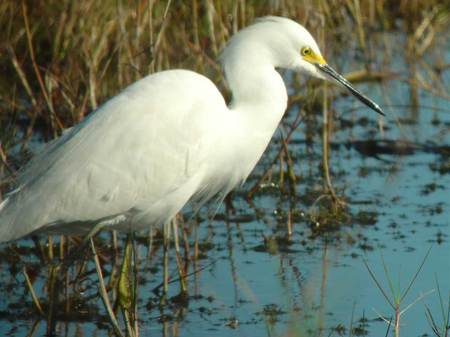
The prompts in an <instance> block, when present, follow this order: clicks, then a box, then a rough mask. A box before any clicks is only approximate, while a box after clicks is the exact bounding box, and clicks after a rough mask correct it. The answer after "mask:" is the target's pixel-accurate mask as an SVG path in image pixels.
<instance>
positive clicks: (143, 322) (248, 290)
mask: <svg viewBox="0 0 450 337" xmlns="http://www.w3.org/2000/svg"><path fill="white" fill-rule="evenodd" d="M436 39H437V41H438V42H436V43H437V44H438V43H442V45H441V46H440V48H443V50H444V52H442V53H438V54H436V55H435V54H433V52H432V51H430V52H428V53H425V54H424V55H420V56H417V58H416V59H412V58H410V57H409V56H408V55H410V54H408V53H407V52H405V50H407V49H408V47H405V45H408V41H409V39H407V38H406V37H405V34H403V33H400V32H391V33H374V34H373V37H372V39H371V41H370V42H367V43H370V44H371V45H370V46H369V47H370V48H369V49H371V50H375V51H376V50H380V49H387V50H389V51H390V54H391V56H393V57H389V58H388V59H385V58H383V57H384V56H381V55H377V54H376V53H375V54H376V55H373V59H372V61H371V62H372V63H373V64H374V68H380V69H392V72H393V73H395V74H394V75H395V76H394V77H393V78H392V79H389V80H385V81H383V82H381V83H380V84H370V83H364V84H361V85H360V86H361V87H362V89H363V91H365V92H367V93H368V94H369V96H371V97H373V98H374V99H375V100H376V101H379V102H380V103H381V105H382V106H384V107H386V110H387V112H388V117H387V118H386V120H376V119H375V116H374V115H369V114H367V115H366V111H365V109H363V108H361V107H360V106H359V105H358V106H357V104H358V103H355V101H354V100H353V99H352V98H349V97H345V96H340V95H341V92H340V91H339V90H338V89H335V88H330V89H328V90H329V93H328V95H329V96H333V103H332V104H331V105H330V108H331V111H332V112H333V114H334V117H333V119H332V125H331V126H330V133H331V135H330V144H329V145H330V150H329V156H330V158H329V162H330V170H331V176H332V178H333V185H334V188H335V190H336V193H337V195H338V196H339V197H340V198H342V200H343V201H344V202H345V206H344V207H340V208H339V209H337V210H336V211H331V210H332V209H333V207H332V206H333V205H332V203H333V201H332V200H331V199H330V198H329V197H328V196H327V194H326V193H324V187H323V179H322V171H323V162H322V157H321V155H320V154H321V153H322V152H321V151H322V145H321V139H322V135H321V132H322V131H321V116H320V113H319V111H320V108H319V107H318V106H317V104H318V103H317V102H316V103H310V106H300V105H299V104H298V103H297V102H296V101H295V99H293V100H292V104H291V105H290V109H289V111H288V113H287V115H286V118H285V120H284V121H283V124H282V126H281V127H280V134H282V135H283V136H280V135H276V136H275V137H274V140H273V141H272V144H271V145H270V147H269V149H268V151H267V152H266V154H265V156H264V158H263V159H262V161H261V162H260V164H259V165H258V167H257V168H256V170H255V172H254V174H253V175H252V176H251V177H250V178H249V181H247V183H246V185H245V186H244V187H243V188H242V189H240V190H238V191H235V192H234V193H233V195H232V196H231V197H229V198H228V200H227V202H225V203H224V205H222V206H221V207H220V209H219V211H218V214H217V215H216V216H215V218H214V219H210V217H209V213H208V212H209V211H208V210H203V211H202V212H200V214H198V215H196V216H194V217H191V216H190V213H189V212H190V210H189V209H187V210H186V213H185V214H184V215H185V216H184V219H183V218H181V217H180V218H179V219H178V225H179V227H178V231H179V233H178V242H175V241H174V240H172V242H171V243H170V244H171V249H170V251H169V260H170V263H169V274H168V276H169V280H171V281H173V282H171V283H170V286H169V289H168V292H167V294H164V292H163V289H162V284H161V281H162V279H163V264H164V263H163V262H164V258H165V257H164V254H163V249H162V246H163V240H164V239H163V237H162V235H161V233H158V232H155V233H153V235H152V236H147V235H145V236H137V237H136V246H135V254H136V256H137V265H136V268H137V273H136V275H137V276H136V277H137V283H138V296H137V308H138V310H137V312H138V315H139V316H138V321H139V330H140V334H141V335H142V336H147V335H152V336H155V335H158V336H192V335H195V336H230V335H239V336H242V335H243V336H246V335H248V336H266V335H267V336H319V335H323V336H329V335H333V336H349V335H353V336H366V335H370V336H381V335H383V336H384V334H385V332H386V330H387V329H388V328H387V324H386V323H385V322H384V321H383V319H387V320H389V319H390V318H392V317H393V315H394V312H393V311H392V309H391V308H390V307H389V305H388V304H387V303H386V300H385V299H384V298H383V295H382V294H381V293H380V292H379V290H378V289H377V286H375V285H374V283H373V280H372V279H371V277H370V275H369V273H368V271H367V269H366V267H365V266H364V263H363V261H364V260H365V261H367V263H368V264H369V265H370V268H371V270H372V271H373V273H374V274H375V275H377V276H378V280H379V282H381V283H382V284H383V287H384V286H385V287H388V285H389V279H388V278H387V277H386V274H385V270H384V269H385V267H386V268H388V269H389V270H390V275H391V276H390V277H391V278H392V282H393V283H394V288H396V287H400V288H402V289H405V288H406V287H407V286H408V282H409V280H410V279H411V278H412V277H413V276H414V273H415V272H416V270H417V268H418V266H419V265H420V264H421V261H422V259H423V257H424V256H425V255H426V253H427V251H428V249H429V248H430V247H432V249H431V253H430V256H429V257H428V258H427V260H426V261H425V264H424V267H423V269H422V270H421V271H420V273H419V275H418V276H417V279H416V280H415V282H414V284H413V285H412V288H411V290H410V291H409V293H408V295H407V296H406V298H405V307H406V306H407V305H408V304H409V303H412V302H414V301H415V299H417V298H420V301H418V302H417V303H415V304H414V305H413V306H412V307H410V308H409V310H408V311H407V312H405V313H404V315H403V318H402V321H401V324H402V326H401V334H402V335H404V336H421V335H423V334H426V333H428V335H430V334H431V331H432V328H431V327H430V325H428V323H427V318H426V315H425V310H426V309H425V305H426V306H428V307H429V308H431V309H432V310H435V312H436V313H435V315H436V317H437V319H440V316H439V307H440V304H439V296H438V294H437V291H436V289H437V287H436V283H435V278H437V280H438V282H439V285H440V289H441V290H442V294H443V295H442V296H443V300H444V302H446V301H448V295H447V294H448V289H449V287H450V278H449V274H448V267H449V258H450V257H449V251H450V250H449V248H450V247H449V241H448V240H449V239H448V235H449V216H448V214H449V203H450V198H449V193H448V186H450V176H449V170H450V161H449V157H450V141H449V140H450V139H449V131H448V130H449V127H450V109H449V108H448V100H449V97H448V90H444V91H440V89H439V87H441V88H448V86H449V82H450V81H449V80H450V78H449V76H450V75H449V74H450V73H449V70H448V68H447V69H446V70H442V71H439V70H438V69H436V67H435V65H436V64H443V65H448V64H449V62H450V45H449V40H448V37H447V38H445V37H444V38H443V39H438V38H436ZM442 41H444V42H442ZM441 50H442V49H441ZM332 53H336V54H337V55H336V56H335V57H333V58H331V57H329V58H330V59H336V60H338V63H340V66H341V68H342V69H343V70H345V69H354V68H357V64H358V63H360V62H361V60H358V58H356V60H355V61H354V64H353V63H352V64H350V62H351V61H350V60H352V59H355V57H353V55H348V54H345V53H344V54H342V51H336V50H333V51H331V52H330V54H332ZM330 56H331V55H330ZM394 56H395V57H394ZM360 58H364V56H360ZM435 58H440V59H439V62H436V63H433V60H435ZM389 60H393V61H392V63H388V62H389ZM405 60H406V61H405ZM424 63H425V64H424ZM433 67H435V68H433ZM430 72H431V75H430ZM284 75H285V78H286V80H287V81H288V82H289V83H290V87H291V88H296V87H298V86H302V85H303V84H302V82H300V84H299V82H298V81H297V79H296V78H293V77H292V75H291V74H284ZM428 79H429V80H430V81H431V80H433V82H432V83H439V85H435V86H433V85H431V84H428V83H429V82H427V80H428ZM317 90H320V88H318V89H317ZM441 93H442V94H441ZM305 110H306V111H308V114H304V111H305ZM314 111H315V112H317V113H313V112H314ZM298 113H300V116H301V123H297V118H298V116H299V115H298ZM292 125H295V127H296V131H295V132H293V133H291V134H290V137H289V141H288V142H286V138H282V137H285V136H286V134H287V133H289V129H290V127H291V126H292ZM297 131H298V132H297ZM252 186H256V187H257V188H256V189H252ZM249 192H252V193H251V195H249ZM215 207H216V205H212V206H211V209H214V210H215ZM187 219H190V220H189V221H187ZM185 220H186V221H185ZM61 240H64V241H61ZM124 240H125V237H124V236H123V235H121V234H119V235H117V236H116V234H111V233H102V234H100V235H99V236H98V237H97V238H96V239H95V245H96V248H97V253H98V257H99V262H100V264H101V266H102V271H103V277H104V281H105V286H106V289H107V290H108V291H109V296H110V298H111V305H112V306H113V308H114V310H117V308H118V306H119V304H118V301H119V300H118V298H119V296H118V294H117V291H118V290H117V282H119V281H118V279H119V275H120V270H121V268H122V266H121V259H122V254H123V249H122V247H123V245H124ZM36 243H37V244H36ZM76 246H77V241H76V240H75V239H73V238H64V239H63V238H59V237H55V238H53V241H52V245H51V246H50V245H48V243H47V242H46V241H45V240H44V239H43V238H41V239H40V240H39V241H32V240H31V239H27V240H22V241H19V242H17V243H13V244H9V245H5V246H3V247H2V248H1V251H0V266H1V268H0V280H1V282H0V299H1V300H0V333H1V334H2V335H5V336H32V335H36V336H37V335H43V334H44V333H45V332H46V329H47V323H46V320H47V319H48V315H49V312H50V311H51V312H52V321H53V322H54V323H56V325H55V326H54V333H55V334H57V335H61V336H66V335H67V336H74V335H77V336H78V335H88V336H90V335H106V334H107V331H112V330H111V325H110V318H109V317H108V315H107V313H105V310H104V307H103V304H102V300H101V298H100V296H99V290H98V276H97V272H96V269H95V264H94V262H93V259H92V254H91V252H90V250H89V249H86V250H85V252H84V254H82V255H81V256H82V257H81V258H80V259H79V260H77V261H76V262H75V263H73V264H72V265H71V266H70V267H69V268H67V269H66V270H63V272H61V273H60V274H58V271H56V274H57V275H54V274H55V270H54V269H52V266H53V264H52V261H54V260H58V259H59V257H61V256H66V255H67V254H68V251H69V250H71V249H73V248H74V247H76ZM176 246H178V249H175V247H176ZM382 261H385V262H384V263H385V264H383V262H382ZM178 270H182V271H183V272H184V274H183V275H184V276H185V279H184V281H185V284H184V285H183V284H182V283H181V282H179V279H180V277H179V273H178ZM59 271H61V270H59ZM52 275H54V276H55V277H56V279H57V281H58V282H59V283H60V284H59V289H60V291H59V295H58V296H56V297H52V295H51V294H52V289H53V287H54V286H55V283H54V282H53V281H52V279H53V277H52ZM27 282H28V284H31V285H32V287H30V286H28V285H27ZM52 282H53V283H52ZM182 287H186V291H185V292H184V291H181V290H183V288H182ZM433 291H434V292H433ZM33 292H34V293H35V294H34V295H35V296H36V300H35V301H33ZM394 293H395V292H394ZM424 294H427V295H424ZM421 296H423V298H422V297H421ZM37 303H38V306H39V308H37V306H36V304H37ZM349 330H352V333H350V331H349Z"/></svg>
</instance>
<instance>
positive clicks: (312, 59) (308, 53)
mask: <svg viewBox="0 0 450 337" xmlns="http://www.w3.org/2000/svg"><path fill="white" fill-rule="evenodd" d="M300 53H301V54H302V56H303V59H304V60H305V61H307V62H309V63H312V64H321V65H323V64H327V62H326V61H325V59H324V58H323V57H322V56H321V55H319V54H316V53H315V52H314V51H313V50H312V49H311V48H309V47H304V48H302V50H301V51H300Z"/></svg>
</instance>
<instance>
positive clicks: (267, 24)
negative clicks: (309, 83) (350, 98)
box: [230, 16, 384, 116]
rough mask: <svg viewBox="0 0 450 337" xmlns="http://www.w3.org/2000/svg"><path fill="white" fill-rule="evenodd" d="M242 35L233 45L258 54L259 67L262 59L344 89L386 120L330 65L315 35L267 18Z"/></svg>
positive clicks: (368, 99) (365, 97)
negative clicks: (242, 45) (259, 59)
mask: <svg viewBox="0 0 450 337" xmlns="http://www.w3.org/2000/svg"><path fill="white" fill-rule="evenodd" d="M238 35H242V36H241V37H239V36H238V37H237V38H236V39H235V41H233V42H234V43H235V44H236V45H238V44H240V43H245V44H246V45H247V48H241V50H245V52H246V53H247V52H248V51H249V49H252V50H258V53H256V56H255V60H254V61H255V63H256V62H258V58H262V59H268V60H269V62H270V63H271V64H273V65H274V66H275V67H279V68H285V69H292V70H294V71H296V72H299V73H302V74H306V75H309V76H313V77H316V78H320V79H323V80H328V81H330V82H334V83H337V84H339V85H342V86H343V87H345V88H346V89H347V90H349V91H350V93H351V94H352V95H354V96H355V97H356V98H358V99H359V100H360V101H361V102H363V103H364V104H365V105H367V106H368V107H369V108H371V109H373V110H374V111H376V112H377V113H379V114H381V115H383V116H384V112H383V110H382V109H381V108H380V106H379V105H378V104H376V103H375V102H374V101H372V100H371V99H370V98H368V97H367V96H365V95H364V94H363V93H361V92H360V91H359V90H357V89H356V88H355V87H354V86H353V85H352V84H351V83H350V82H349V81H348V80H346V79H345V78H344V77H343V76H342V75H340V74H339V73H338V72H337V71H335V70H334V69H333V68H332V67H330V66H329V65H328V63H327V62H326V61H325V59H324V57H323V56H322V54H321V52H320V49H319V47H318V45H317V42H316V41H315V40H314V38H313V37H312V35H311V34H310V33H309V32H308V31H307V30H306V29H305V28H304V27H303V26H302V25H300V24H298V23H296V22H295V21H293V20H290V19H287V18H282V17H272V16H270V17H264V18H261V19H257V20H256V22H255V24H253V25H251V26H249V27H247V28H245V29H244V30H242V31H241V32H240V33H239V34H238ZM244 36H246V38H245V39H244V38H243V37H244ZM244 41H245V42H244ZM249 41H251V42H249ZM233 42H232V43H233ZM230 49H233V48H230ZM236 49H239V48H236Z"/></svg>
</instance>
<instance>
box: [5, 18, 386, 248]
mask: <svg viewBox="0 0 450 337" xmlns="http://www.w3.org/2000/svg"><path fill="white" fill-rule="evenodd" d="M221 61H222V65H223V69H224V72H225V76H226V79H227V81H228V84H229V87H230V89H231V91H232V101H231V103H230V104H229V105H228V106H227V104H226V102H225V100H224V98H223V97H222V95H221V93H220V92H219V90H218V89H217V88H216V86H215V85H214V84H213V83H212V82H211V81H210V80H209V79H208V78H206V77H205V76H203V75H200V74H197V73H195V72H192V71H188V70H168V71H162V72H159V73H156V74H152V75H149V76H147V77H144V78H142V79H141V80H139V81H137V82H135V83H133V84H131V85H130V86H129V87H127V88H126V89H125V90H123V91H122V92H121V93H119V94H118V95H117V96H115V97H113V98H111V99H110V100H109V101H107V102H106V103H104V104H103V105H102V106H101V107H100V108H99V109H97V110H96V111H95V112H93V113H92V114H91V115H90V116H88V117H87V118H86V119H84V121H82V122H81V123H80V124H78V125H77V126H75V127H73V128H71V129H69V130H67V131H66V132H64V133H63V135H62V136H61V137H60V138H59V139H57V140H55V141H53V142H51V143H50V144H49V145H48V146H47V148H46V149H45V150H44V151H43V152H42V153H40V154H38V155H37V156H36V157H35V158H34V159H32V160H31V162H30V163H29V164H28V165H26V167H25V168H24V169H23V170H22V171H21V172H20V173H19V176H18V178H17V184H16V189H15V190H14V191H12V192H11V193H10V194H9V195H8V196H7V198H6V199H5V200H4V201H3V202H2V203H1V204H0V242H5V241H10V240H15V239H18V238H21V237H22V236H25V235H27V234H29V233H39V232H49V233H65V234H84V233H88V232H89V231H90V230H91V229H92V228H93V226H94V225H96V224H101V225H102V227H104V228H111V229H121V230H130V229H132V230H142V229H148V228H149V227H150V226H159V225H162V224H164V223H167V221H169V220H170V219H171V218H172V217H174V216H175V215H176V213H177V212H179V211H180V210H181V209H182V207H183V206H184V205H185V204H186V203H187V202H188V201H196V202H198V203H200V204H201V203H203V202H204V201H206V200H208V199H210V198H212V197H213V196H219V197H220V196H222V197H223V196H224V195H226V194H227V193H228V192H229V191H231V189H232V188H233V187H235V186H236V185H239V184H241V183H242V182H244V180H245V179H246V178H247V176H248V175H249V174H250V172H251V171H252V169H253V168H254V167H255V165H256V163H257V162H258V160H259V158H260V157H261V155H262V154H263V152H264V150H265V149H266V147H267V145H268V143H269V141H270V139H271V137H272V135H273V134H274V132H275V130H276V128H277V126H278V123H279V122H280V119H281V118H282V116H283V114H284V112H285V110H286V106H287V91H286V87H285V84H284V82H283V79H282V77H281V76H280V74H279V73H278V72H277V70H276V69H277V68H287V69H292V70H294V71H297V72H300V73H302V74H306V75H311V76H314V77H318V78H321V79H327V80H332V81H336V82H339V83H341V84H342V85H343V86H345V87H347V88H348V89H349V90H350V91H351V93H352V94H353V95H355V96H356V97H357V98H358V99H360V100H361V101H362V102H364V103H365V104H366V105H367V106H369V107H370V108H372V109H373V110H375V111H377V112H378V113H380V114H383V112H382V110H381V108H380V107H379V106H378V105H377V104H375V103H374V102H372V101H371V100H370V99H368V98H367V97H366V96H364V95H363V94H361V93H360V92H359V91H357V90H356V89H354V88H353V87H352V86H351V84H350V83H349V82H348V81H346V80H345V79H344V78H343V77H342V76H340V75H339V74H338V73H336V72H335V71H334V70H333V69H332V68H331V67H329V66H328V65H327V64H326V62H325V60H324V58H323V57H322V54H321V53H320V50H319V48H318V46H317V43H316V42H315V40H314V38H313V37H312V36H311V35H310V33H309V32H308V31H307V30H306V29H305V28H304V27H303V26H301V25H299V24H297V23H296V22H294V21H292V20H290V19H287V18H281V17H265V18H261V19H258V20H256V22H255V23H254V24H252V25H250V26H248V27H246V28H244V29H242V30H241V31H239V32H238V33H237V34H235V35H234V36H233V37H232V38H231V39H230V41H229V43H228V45H227V46H226V47H225V49H224V51H223V53H222V55H221Z"/></svg>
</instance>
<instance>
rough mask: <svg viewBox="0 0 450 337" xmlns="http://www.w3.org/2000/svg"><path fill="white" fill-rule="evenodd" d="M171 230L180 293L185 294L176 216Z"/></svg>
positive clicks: (185, 288)
mask: <svg viewBox="0 0 450 337" xmlns="http://www.w3.org/2000/svg"><path fill="white" fill-rule="evenodd" d="M171 223H172V227H173V228H172V230H173V238H174V244H175V255H176V256H175V257H176V261H177V269H178V276H179V281H180V288H181V290H180V295H182V296H185V295H186V294H187V287H186V278H185V277H186V275H185V272H184V269H183V263H182V261H181V254H180V245H179V242H178V221H177V216H175V217H174V218H173V219H172V221H171Z"/></svg>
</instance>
